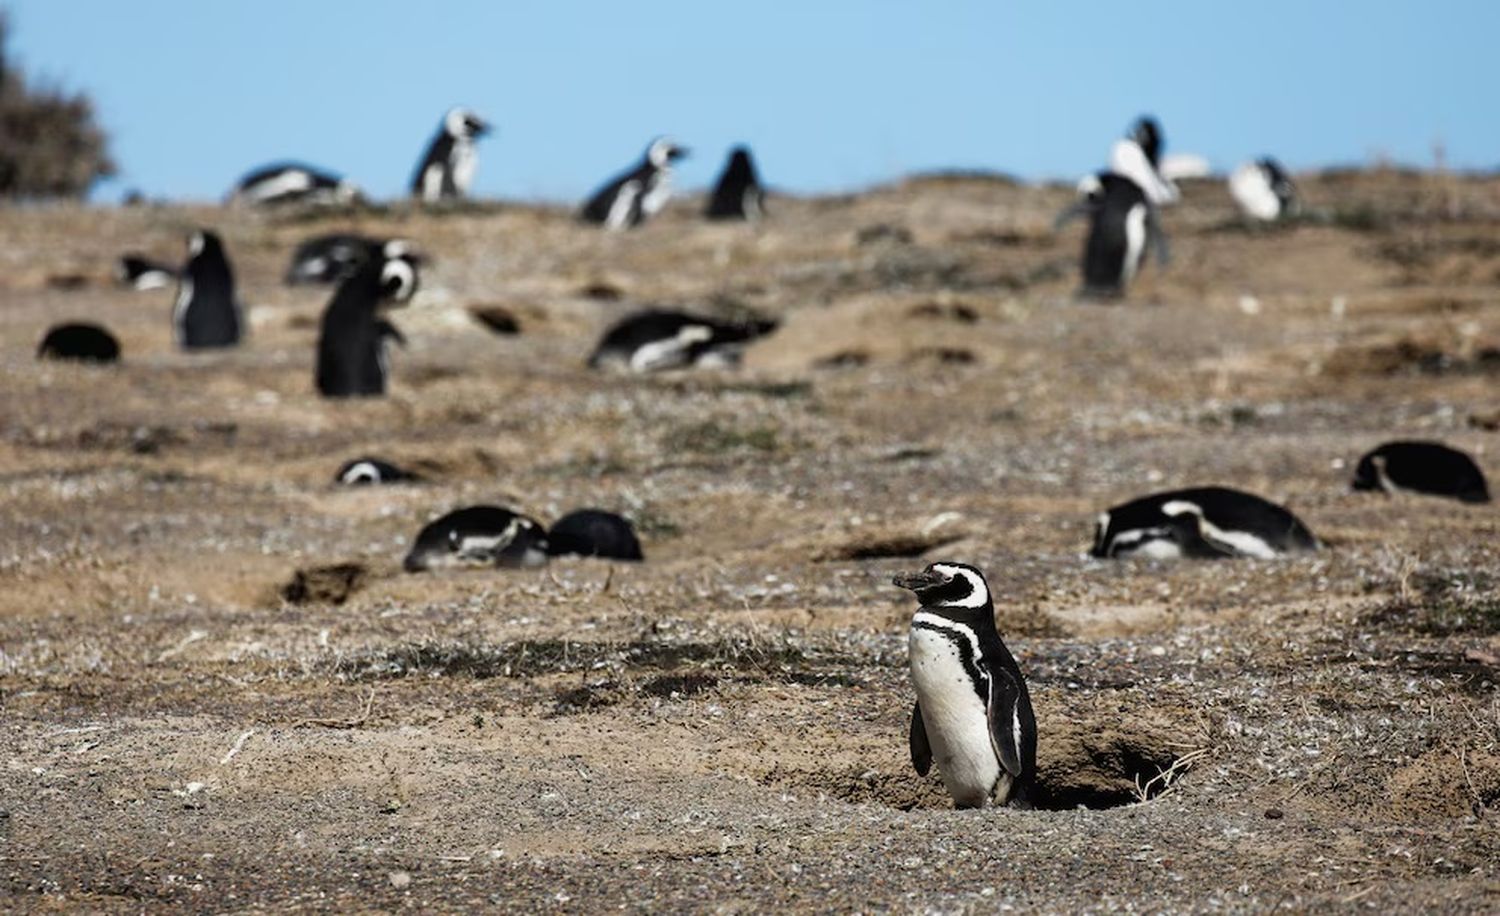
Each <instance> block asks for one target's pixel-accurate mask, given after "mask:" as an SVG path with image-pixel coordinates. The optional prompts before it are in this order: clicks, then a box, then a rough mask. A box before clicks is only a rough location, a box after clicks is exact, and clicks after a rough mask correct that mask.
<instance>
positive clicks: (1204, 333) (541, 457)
mask: <svg viewBox="0 0 1500 916" xmlns="http://www.w3.org/2000/svg"><path fill="white" fill-rule="evenodd" d="M1304 190H1305V193H1306V196H1307V198H1308V201H1309V204H1310V207H1311V211H1312V212H1311V213H1310V215H1309V216H1308V218H1306V219H1304V220H1302V221H1300V222H1298V223H1297V224H1296V225H1293V226H1289V227H1285V228H1281V229H1278V230H1274V231H1251V230H1247V229H1246V228H1245V227H1244V226H1241V225H1240V224H1239V223H1238V222H1237V221H1236V220H1235V218H1234V216H1233V212H1232V210H1231V207H1230V204H1229V201H1228V199H1227V196H1226V195H1225V193H1224V192H1223V190H1222V188H1221V187H1219V186H1216V185H1212V184H1201V185H1196V186H1192V187H1189V188H1188V189H1187V197H1186V201H1185V203H1184V204H1183V205H1181V206H1179V207H1177V208H1175V209H1173V210H1171V211H1170V212H1169V213H1167V214H1166V225H1167V228H1168V231H1169V233H1170V235H1171V238H1172V243H1173V245H1172V255H1173V261H1172V264H1171V265H1170V267H1169V268H1168V269H1167V270H1166V271H1165V272H1162V271H1159V270H1157V269H1155V268H1154V267H1152V268H1148V269H1147V271H1146V272H1145V274H1144V275H1143V276H1142V278H1141V279H1140V282H1139V283H1138V284H1137V286H1136V288H1135V289H1134V290H1133V291H1132V295H1131V298H1130V301H1128V302H1127V303H1123V304H1115V305H1100V304H1093V303H1079V302H1074V301H1072V299H1071V292H1072V289H1073V286H1074V284H1075V276H1076V259H1077V251H1078V249H1079V248H1080V245H1081V235H1082V231H1083V230H1082V227H1081V226H1078V225H1075V226H1073V227H1070V228H1069V229H1068V230H1067V231H1065V232H1063V233H1061V234H1054V233H1053V232H1052V229H1051V221H1052V217H1053V216H1054V214H1055V213H1056V212H1057V211H1058V210H1059V209H1061V207H1062V206H1063V205H1064V204H1065V203H1066V202H1067V200H1068V198H1069V192H1068V190H1067V189H1065V188H1061V187H1021V186H1016V185H1013V184H1010V183H1008V182H1005V181H1001V180H998V179H993V178H984V177H982V176H933V177H927V178H920V179H913V180H910V181H906V182H903V183H901V184H899V185H895V186H891V187H885V188H878V189H874V190H872V191H870V192H868V193H865V194H861V195H859V196H857V197H839V198H822V199H805V200H797V199H786V198H779V199H776V200H775V201H773V213H772V218H771V219H770V220H769V221H768V222H767V223H766V224H764V226H762V227H759V228H748V227H745V226H712V225H706V224H703V223H701V222H700V221H698V220H697V219H696V218H695V213H696V204H694V203H691V202H679V204H678V205H676V208H675V209H674V210H672V211H670V212H669V213H668V215H667V216H665V217H664V218H662V219H661V220H659V221H658V222H656V223H653V224H651V225H649V226H647V227H645V228H644V229H642V230H640V231H637V232H633V233H629V234H624V235H606V234H603V233H600V232H596V231H593V230H591V229H589V228H587V227H583V226H579V225H577V224H575V223H574V222H573V221H572V220H571V218H570V215H569V213H567V212H565V211H563V210H561V209H548V208H538V207H526V206H519V205H512V206H493V207H490V206H486V207H476V208H472V209H465V210H461V211H456V212H448V213H442V214H421V213H413V212H410V211H407V210H404V209H401V208H395V209H390V210H382V211H372V212H364V213H357V214H344V215H342V216H327V215H325V216H317V217H311V216H307V215H299V214H283V215H279V216H270V217H268V216H264V215H258V214H244V213H231V212H225V211H221V210H217V209H178V208H143V209H133V210H78V209H67V208H63V209H34V210H19V211H10V212H7V213H4V214H0V257H3V259H4V263H3V265H0V284H3V288H0V297H3V298H0V386H3V393H4V395H3V400H0V487H3V491H0V492H3V497H0V602H3V605H0V708H3V714H0V762H3V766H0V808H3V814H0V907H3V908H5V909H22V910H55V909H72V908H83V909H90V910H103V911H141V910H151V911H165V910H253V909H273V908H274V909H278V910H280V909H286V908H293V909H314V910H334V909H337V910H349V909H353V910H367V909H378V910H384V909H398V908H405V909H421V910H435V911H441V910H467V909H475V908H481V907H485V908H501V909H508V910H522V911H536V910H563V911H597V910H606V909H626V910H723V911H733V912H767V911H769V910H771V909H772V908H776V909H791V910H835V911H851V910H861V911H869V910H898V911H942V912H962V911H990V910H997V909H1005V908H1010V907H1014V908H1026V909H1045V910H1052V911H1064V910H1086V909H1098V910H1112V909H1123V910H1140V911H1162V910H1266V909H1272V908H1289V909H1297V910H1302V909H1312V908H1316V909H1325V908H1350V909H1353V908H1365V909H1371V910H1376V911H1391V910H1393V909H1401V910H1408V911H1411V910H1429V911H1472V912H1482V911H1487V912H1494V911H1495V910H1496V909H1497V908H1500V814H1497V810H1500V700H1497V694H1496V683H1497V682H1500V537H1497V534H1500V509H1497V508H1496V507H1495V506H1494V505H1487V506H1464V505H1459V504H1456V503H1449V502H1445V501H1441V500H1432V499H1423V498H1415V497H1399V498H1391V497H1385V496H1380V495H1370V494H1355V493H1351V492H1349V491H1348V489H1347V480H1348V477H1349V474H1350V472H1351V470H1352V466H1353V461H1354V459H1355V458H1357V456H1358V455H1359V454H1360V453H1361V452H1362V451H1363V450H1364V449H1366V448H1368V447H1371V446H1373V445H1375V444H1377V443H1379V442H1381V441H1383V440H1385V439H1389V438H1393V437H1398V436H1401V437H1422V438H1437V439H1442V440H1444V441H1447V442H1449V443H1452V444H1454V445H1457V446H1460V447H1463V448H1466V449H1468V450H1470V451H1471V452H1472V453H1474V454H1475V455H1476V456H1477V457H1478V459H1479V461H1480V463H1481V465H1483V466H1485V467H1486V468H1487V470H1488V472H1489V474H1490V476H1491V477H1492V478H1497V477H1500V433H1497V431H1496V430H1497V427H1500V397H1497V385H1500V180H1496V179H1488V178H1477V177H1452V176H1435V175H1419V174H1407V173H1395V172H1351V173H1340V174H1328V175H1323V176H1317V177H1308V178H1306V179H1305V180H1304ZM194 224H209V225H213V226H215V227H217V228H219V229H220V230H221V231H222V233H223V235H224V237H225V239H226V243H227V245H228V248H229V251H230V252H231V254H232V255H233V256H234V257H235V259H236V264H237V267H238V270H239V273H240V277H241V282H242V289H243V293H244V297H245V298H246V299H247V300H248V302H250V303H251V304H252V305H253V308H252V309H251V312H250V314H251V318H252V323H253V334H252V337H251V340H250V341H249V343H248V345H246V346H244V347H242V348H240V349H238V350H236V351H234V352H232V353H226V354H217V355H184V354H180V353H177V352H174V351H173V349H172V346H171V342H170V330H169V313H170V302H171V298H172V296H171V292H170V291H156V292H150V293H134V292H130V291H124V290H119V289H116V288H114V287H113V286H112V285H111V283H110V280H109V272H110V269H111V265H112V261H113V258H114V257H115V256H116V255H118V254H119V253H121V252H123V251H126V250H131V249H139V250H143V251H146V252H148V253H150V254H154V255H158V256H163V257H170V258H172V259H176V258H177V257H179V256H180V253H181V251H182V245H183V232H184V230H185V229H186V228H187V227H189V226H192V225H194ZM343 228H357V229H361V230H366V231H371V232H386V233H397V234H401V235H405V236H408V237H410V238H412V239H414V240H415V241H416V242H417V243H418V244H419V245H420V246H421V247H422V248H424V249H425V250H426V251H427V252H428V253H429V254H431V255H432V256H433V257H434V258H435V262H434V263H433V264H432V266H431V267H430V268H429V269H428V270H427V272H426V273H425V275H424V279H423V283H424V286H423V289H422V292H421V293H420V294H419V296H418V298H417V300H416V302H415V303H414V304H413V305H412V306H411V307H409V308H407V309H405V310H403V311H400V312H397V313H395V314H394V316H393V319H394V321H395V322H396V323H397V324H398V325H399V326H400V327H401V328H402V330H403V331H404V332H405V334H406V336H407V337H408V338H409V340H410V344H409V346H408V348H407V349H406V350H404V351H398V352H396V353H395V354H394V358H393V363H394V379H395V382H394V391H393V392H392V394H391V396H390V397H388V398H386V399H384V400H380V401H376V402H367V403H330V402H326V401H323V400H320V399H319V398H318V397H317V396H316V395H315V394H314V393H313V391H312V368H311V367H312V354H313V343H314V339H315V335H316V325H317V317H318V314H319V311H320V309H321V308H322V306H323V304H324V303H325V302H326V300H327V297H328V292H327V291H326V290H320V289H292V288H287V287H284V286H282V285H281V283H280V275H281V271H282V270H283V269H284V262H285V258H286V256H287V254H288V253H289V251H290V249H291V247H292V245H293V244H294V243H295V242H296V241H298V240H300V239H301V238H303V237H305V236H307V235H309V234H312V233H314V232H318V231H329V230H334V229H343ZM646 304H661V305H675V306H688V307H691V308H695V309H701V310H704V311H711V312H714V313H720V314H730V313H734V312H737V311H744V310H753V311H756V312H760V313H765V314H771V315H775V316H778V317H780V318H781V319H783V322H784V323H783V326H782V328H781V330H780V331H778V332H777V333H776V334H775V335H774V336H772V337H769V338H767V339H766V340H765V341H763V342H762V343H760V344H758V345H757V346H755V347H754V348H753V349H751V350H750V352H749V353H748V354H747V358H746V362H745V365H744V366H743V367H742V368H741V369H739V370H737V371H718V372H709V373H702V374H680V375H668V376H660V377H652V378H621V377H612V376H601V375H598V374H595V373H591V372H590V371H588V370H586V369H585V368H583V360H584V358H585V356H586V355H587V352H588V350H589V348H590V346H591V344H592V342H593V341H594V340H595V339H596V338H597V336H598V335H599V333H600V332H601V331H602V329H603V328H604V327H605V326H606V325H607V324H608V323H609V322H610V321H611V320H613V319H614V318H616V317H618V316H620V315H622V314H626V313H628V312H629V311H631V310H632V309H635V308H637V307H640V306H642V305H646ZM476 310H478V311H485V312H487V313H488V314H489V315H490V317H491V319H492V320H494V319H498V320H499V323H501V324H503V323H504V320H505V319H506V318H509V319H512V320H514V322H515V323H516V324H517V325H518V326H519V331H520V333H519V334H514V335H499V334H496V333H493V332H492V331H491V330H490V329H489V328H488V327H487V325H486V324H484V323H482V322H481V321H478V320H476V319H475V317H474V314H473V313H474V312H475V311H476ZM69 318H89V319H93V320H97V321H102V322H104V323H106V324H107V325H109V326H110V327H111V328H113V329H114V330H115V331H116V332H117V333H118V334H119V336H120V337H121V339H122V342H123V345H124V351H125V356H124V361H123V363H122V364H121V365H120V366H118V367H113V368H90V367H80V366H70V365H59V364H43V363H39V362H37V361H36V360H35V359H34V358H33V351H34V348H35V346H36V343H37V341H38V340H39V339H40V338H41V335H42V333H43V331H44V329H45V328H46V327H47V326H48V325H49V324H50V323H52V322H54V321H59V320H63V319H69ZM365 453H373V454H377V455H380V456H383V457H386V458H389V459H392V460H395V461H398V462H400V463H404V464H409V465H411V466H414V467H415V468H417V469H418V470H420V471H421V472H422V473H424V474H425V475H426V477H427V482H425V483H422V484H413V485H405V486H398V487H387V488H367V489H363V490H340V489H337V488H335V487H333V486H332V485H331V479H332V476H333V473H334V471H335V469H336V468H337V467H338V466H339V464H340V463H342V462H343V461H345V460H347V459H349V458H353V457H355V456H358V455H361V454H365ZM1207 483H1224V484H1231V485H1235V486H1240V487H1243V488H1246V489H1250V490H1254V491H1257V492H1260V493H1262V494H1265V495H1267V496H1269V497H1272V498H1274V499H1277V500H1280V501H1284V502H1285V503H1287V504H1289V505H1290V506H1291V507H1293V508H1294V509H1295V511H1297V512H1298V513H1299V514H1300V515H1301V516H1302V517H1303V518H1304V519H1305V520H1306V521H1307V522H1308V523H1309V524H1310V525H1311V527H1312V528H1313V529H1314V530H1315V531H1316V532H1318V533H1319V534H1320V535H1321V536H1322V537H1323V538H1324V540H1325V541H1326V543H1327V545H1328V546H1327V549H1326V550H1324V551H1322V552H1320V553H1318V554H1316V555H1313V556H1308V557H1306V558H1300V559H1294V560H1286V561H1280V562H1257V561H1244V562H1237V561H1236V562H1217V563H1189V562H1183V563H1175V564H1174V563H1153V562H1140V563H1111V562H1099V561H1093V560H1090V559H1087V558H1086V557H1085V555H1084V553H1085V551H1086V548H1087V547H1088V545H1089V542H1090V539H1091V537H1092V531H1093V521H1094V517H1095V514H1096V513H1097V512H1099V511H1100V510H1102V509H1104V508H1106V507H1108V506H1110V505H1112V504H1114V503H1117V502H1120V501H1123V500H1125V499H1127V498H1130V497H1133V496H1136V495H1140V494H1142V493H1145V492H1149V491H1151V490H1154V489H1161V488H1166V487H1170V486H1181V485H1191V484H1207ZM476 502H496V503H501V504H505V505H509V506H512V507H514V508H517V509H520V510H524V511H527V512H529V513H531V514H533V515H535V516H537V517H538V518H541V519H543V520H544V521H547V520H551V519H555V518H557V517H558V516H560V515H561V514H562V513H563V512H565V511H567V510H569V509H572V508H576V507H580V506H601V507H605V508H609V509H615V510H619V511H622V512H625V513H627V514H628V515H630V516H631V517H632V518H633V519H634V520H635V521H636V522H637V524H638V525H639V527H640V530H641V533H642V536H643V540H644V544H645V548H646V551H647V555H648V561H647V562H646V563H645V564H642V565H638V566H626V565H618V566H610V565H609V564H606V563H602V562H597V561H567V562H557V563H555V564H554V565H553V566H552V567H551V568H549V569H546V570H543V571H527V572H498V571H483V572H480V571H476V572H469V573H462V574H448V575H406V574H402V573H401V572H400V559H401V556H402V554H403V552H404V550H405V547H406V545H407V544H408V543H409V541H410V538H411V536H412V535H413V534H414V533H415V532H416V530H417V529H418V528H419V527H420V526H421V525H422V524H423V523H424V522H426V521H427V520H429V519H430V518H432V517H434V516H435V515H437V514H439V513H441V512H443V511H446V510H448V509H451V508H454V507H457V506H461V505H465V504H471V503H476ZM938 558H953V559H960V560H966V561H970V562H973V563H976V564H978V565H980V566H982V567H983V568H984V569H985V570H986V571H987V572H988V573H989V577H990V580H991V583H992V585H993V586H994V588H995V590H996V592H997V593H998V596H999V600H998V615H999V618H1000V622H1001V626H1002V630H1003V632H1004V634H1005V636H1006V638H1007V640H1008V642H1009V644H1010V645H1011V647H1012V648H1013V649H1014V650H1015V651H1016V653H1017V655H1018V657H1019V660H1020V662H1021V665H1022V667H1023V669H1024V670H1025V672H1026V674H1027V677H1028V678H1029V680H1030V683H1031V689H1032V694H1033V697H1034V698H1035V702H1036V706H1037V713H1038V718H1039V721H1040V731H1041V739H1040V745H1041V746H1040V768H1041V776H1040V779H1041V789H1042V794H1043V801H1044V805H1043V807H1042V809H1040V810H1035V811H1016V810H1009V809H1001V810H987V811H963V812H959V811H954V810H952V809H951V807H950V805H949V804H948V802H947V799H946V797H945V796H944V794H943V793H942V791H941V787H940V785H939V784H938V783H937V781H936V778H935V776H934V777H929V778H927V779H921V778H918V777H917V775H916V774H915V773H914V772H913V771H912V770H911V767H910V764H909V763H908V761H907V759H906V742H905V729H906V721H907V711H908V709H909V704H910V701H911V693H910V688H909V686H908V684H907V676H906V672H905V670H904V667H903V666H904V663H905V641H904V634H905V621H906V620H907V618H908V616H909V614H910V613H911V611H912V610H913V609H914V608H913V603H912V601H911V600H910V597H909V595H907V594H906V593H903V592H900V591H898V590H896V589H894V588H892V587H891V586H890V585H889V584H888V583H889V580H890V577H891V575H892V574H893V573H894V572H896V571H898V570H909V569H913V568H919V567H920V566H922V565H923V564H924V563H925V562H927V561H930V560H933V559H938ZM340 564H342V565H343V566H344V568H342V569H338V570H333V571H327V570H323V569H322V567H328V566H335V565H340Z"/></svg>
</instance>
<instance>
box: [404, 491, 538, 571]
mask: <svg viewBox="0 0 1500 916" xmlns="http://www.w3.org/2000/svg"><path fill="white" fill-rule="evenodd" d="M546 562H547V530H546V529H545V528H543V527H542V525H541V524H540V523H539V522H537V521H536V519H533V518H528V517H527V516H524V515H519V514H517V513H515V512H512V511H510V510H509V509H502V508H500V507H499V506H469V507H468V508H465V509H455V510H454V511H452V512H449V513H448V514H447V515H445V516H443V517H442V518H440V519H438V520H437V521H434V522H430V523H429V524H428V525H427V526H426V527H424V528H423V529H422V530H421V532H419V533H418V534H417V539H416V541H415V542H414V543H413V544H412V548H411V551H410V552H409V553H407V555H406V559H405V560H404V561H402V564H401V565H402V567H403V568H404V569H405V570H406V571H407V572H422V571H423V570H428V569H442V568H448V567H459V566H496V567H500V568H503V569H517V568H521V567H527V566H542V565H545V564H546Z"/></svg>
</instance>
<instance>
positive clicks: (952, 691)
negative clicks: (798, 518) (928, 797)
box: [892, 562, 1036, 808]
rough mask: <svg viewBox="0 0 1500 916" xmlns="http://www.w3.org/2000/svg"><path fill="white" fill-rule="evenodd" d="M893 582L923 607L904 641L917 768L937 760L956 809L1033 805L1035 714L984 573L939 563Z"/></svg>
mask: <svg viewBox="0 0 1500 916" xmlns="http://www.w3.org/2000/svg"><path fill="white" fill-rule="evenodd" d="M892 584H894V585H896V586H897V587H899V588H904V589H909V590H910V591H912V592H915V593H916V596H917V600H918V601H919V602H921V605H922V606H921V607H920V608H919V609H918V610H917V612H916V613H915V614H913V615H912V618H911V630H910V633H909V635H908V638H907V646H908V653H909V655H910V663H911V681H912V686H913V687H915V688H916V691H917V702H916V705H915V706H913V707H912V710H911V734H910V739H909V743H910V746H911V762H912V766H914V767H915V768H916V770H917V775H919V776H926V775H927V772H928V770H930V769H931V768H932V765H933V764H934V763H936V764H937V768H938V775H939V776H941V777H942V779H943V786H944V787H945V788H947V790H948V794H949V795H951V796H952V797H953V804H954V806H955V807H959V808H983V807H985V806H986V805H1005V804H1013V805H1015V806H1016V807H1026V808H1029V807H1031V795H1032V790H1033V787H1034V784H1035V779H1036V715H1035V714H1034V713H1033V712H1032V709H1031V694H1030V693H1028V692H1027V690H1026V679H1025V678H1023V677H1022V676H1021V668H1020V666H1019V665H1017V664H1016V660H1015V657H1014V656H1012V655H1011V654H1010V650H1009V649H1007V648H1006V647H1005V643H1004V641H1002V640H1001V639H1000V631H999V630H997V629H996V628H995V603H994V600H993V599H992V598H991V597H990V589H989V584H988V583H987V582H985V580H984V574H983V573H981V572H980V571H979V570H977V569H975V568H974V567H972V566H969V565H967V564H964V563H948V562H942V563H933V564H932V565H930V566H928V567H927V568H926V569H924V570H922V571H921V572H919V573H912V574H909V575H900V576H897V577H896V578H895V579H894V580H892Z"/></svg>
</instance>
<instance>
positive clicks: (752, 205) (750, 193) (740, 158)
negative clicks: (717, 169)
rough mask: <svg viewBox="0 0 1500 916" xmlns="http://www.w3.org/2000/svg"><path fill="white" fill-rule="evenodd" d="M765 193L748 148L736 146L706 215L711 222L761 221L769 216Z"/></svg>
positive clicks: (710, 199)
mask: <svg viewBox="0 0 1500 916" xmlns="http://www.w3.org/2000/svg"><path fill="white" fill-rule="evenodd" d="M765 202H766V195H765V191H763V190H761V186H760V178H759V176H757V175H756V174H755V163H754V162H752V161H751V160H750V150H749V148H748V147H744V146H736V147H735V148H734V150H733V151H731V152H730V154H729V162H728V163H726V164H725V166H724V171H723V172H722V173H720V175H719V181H718V183H717V184H715V185H714V192H713V195H712V196H711V197H709V199H708V209H707V210H706V211H705V212H704V215H705V216H707V217H708V218H709V219H743V220H752V221H753V220H758V219H760V218H761V217H762V216H764V215H765Z"/></svg>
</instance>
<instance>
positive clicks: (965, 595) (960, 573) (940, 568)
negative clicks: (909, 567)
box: [891, 560, 990, 608]
mask: <svg viewBox="0 0 1500 916" xmlns="http://www.w3.org/2000/svg"><path fill="white" fill-rule="evenodd" d="M891 584H892V585H895V586H896V587H897V588H904V589H907V590H908V591H912V592H915V593H916V595H917V600H918V601H920V602H922V606H923V607H954V608H982V607H984V606H986V605H988V604H989V603H990V587H989V584H988V583H986V582H985V581H984V573H982V572H980V571H979V570H978V569H976V568H974V567H973V566H970V565H969V564H967V563H954V562H949V561H946V560H943V561H939V562H937V563H933V564H931V565H929V566H928V567H927V568H926V569H924V570H922V571H921V572H916V573H903V574H901V575H898V576H896V577H895V578H894V579H892V580H891Z"/></svg>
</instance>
